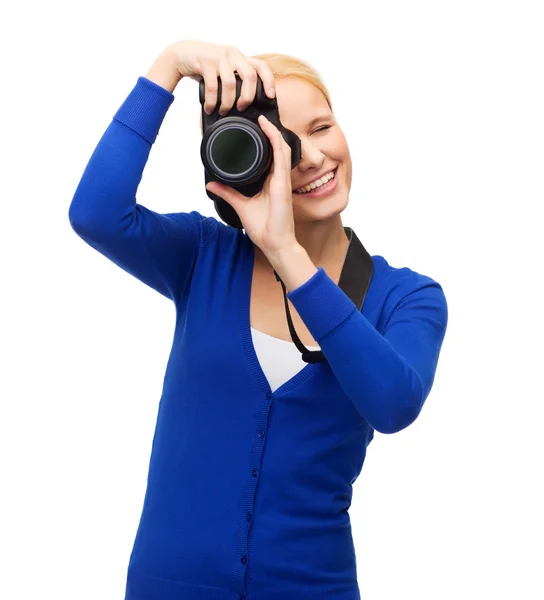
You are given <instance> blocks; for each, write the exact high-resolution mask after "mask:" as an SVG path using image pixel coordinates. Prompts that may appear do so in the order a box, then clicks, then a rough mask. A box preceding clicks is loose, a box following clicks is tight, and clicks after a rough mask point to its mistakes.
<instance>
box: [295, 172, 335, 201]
mask: <svg viewBox="0 0 544 600" xmlns="http://www.w3.org/2000/svg"><path fill="white" fill-rule="evenodd" d="M337 172H338V167H336V168H335V169H334V170H333V171H332V173H333V177H332V179H330V180H329V181H328V182H327V183H324V184H323V185H320V186H319V187H316V188H315V189H313V190H311V191H310V192H295V191H294V190H293V196H298V197H301V198H302V197H304V198H323V197H325V196H329V195H330V194H332V193H333V192H334V190H335V189H336V187H337V185H338V177H337Z"/></svg>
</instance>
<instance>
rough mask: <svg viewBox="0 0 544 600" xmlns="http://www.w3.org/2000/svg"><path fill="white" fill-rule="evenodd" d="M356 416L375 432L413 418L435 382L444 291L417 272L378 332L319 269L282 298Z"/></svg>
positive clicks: (443, 320) (400, 425) (444, 309)
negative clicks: (311, 339) (301, 323)
mask: <svg viewBox="0 0 544 600" xmlns="http://www.w3.org/2000/svg"><path fill="white" fill-rule="evenodd" d="M287 297H288V299H289V300H290V301H291V302H292V304H293V306H294V307H295V309H296V310H297V312H298V314H299V315H300V317H301V319H302V320H303V321H304V324H305V325H306V327H307V328H308V330H309V331H310V333H311V334H312V336H313V337H314V339H315V340H316V341H317V342H318V344H319V345H320V347H321V350H322V352H323V354H324V355H325V358H326V359H327V362H328V363H329V366H330V367H331V369H332V371H333V373H334V375H335V376H336V378H337V380H338V382H339V383H340V386H341V387H342V389H343V390H344V392H345V393H346V395H347V396H348V397H349V398H350V399H351V400H352V401H353V403H354V404H355V406H356V408H357V410H358V411H359V413H360V414H361V415H362V416H363V417H364V418H365V419H366V420H367V421H368V423H369V424H370V425H371V426H372V427H373V428H374V429H375V430H376V431H379V432H380V433H395V432H397V431H400V430H401V429H404V428H405V427H407V426H408V425H410V424H411V423H412V422H413V421H415V419H416V418H417V416H418V415H419V413H420V411H421V409H422V407H423V403H424V402H425V400H426V398H427V396H428V395H429V392H430V391H431V387H432V384H433V380H434V376H435V371H436V367H437V363H438V357H439V353H440V349H441V346H442V342H443V339H444V336H445V332H446V326H447V321H448V306H447V302H446V298H445V295H444V292H443V290H442V287H441V286H440V284H438V283H437V282H436V281H434V280H433V279H431V278H430V277H426V276H424V275H419V277H418V279H417V284H416V285H415V287H414V286H411V288H410V289H409V290H408V291H406V292H405V293H404V294H403V296H402V298H401V299H400V300H399V301H398V302H397V303H396V305H395V307H394V309H393V311H392V313H391V314H390V316H389V319H388V321H387V323H386V325H385V330H384V333H383V335H382V334H381V333H379V332H378V331H377V330H376V328H375V327H374V326H373V325H372V324H371V323H370V321H369V320H368V319H367V318H366V317H365V316H364V315H363V314H362V312H361V311H359V310H357V306H356V305H355V304H354V303H353V301H352V300H351V299H350V298H349V297H348V296H347V295H346V294H345V292H344V291H343V290H342V289H341V288H340V287H339V286H338V285H336V283H335V282H334V281H333V280H332V279H331V278H330V277H329V276H328V275H327V273H326V272H325V270H324V269H323V267H318V271H317V272H316V273H315V275H314V276H313V277H311V278H310V279H309V280H308V281H307V282H305V283H304V284H303V285H301V286H300V287H298V288H296V289H294V290H292V291H291V292H289V293H288V294H287Z"/></svg>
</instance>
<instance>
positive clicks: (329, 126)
mask: <svg viewBox="0 0 544 600" xmlns="http://www.w3.org/2000/svg"><path fill="white" fill-rule="evenodd" d="M330 128H331V125H325V126H324V127H320V128H319V129H316V130H315V131H314V133H317V132H318V131H323V130H324V129H330Z"/></svg>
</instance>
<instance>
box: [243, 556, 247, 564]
mask: <svg viewBox="0 0 544 600" xmlns="http://www.w3.org/2000/svg"><path fill="white" fill-rule="evenodd" d="M246 563H247V556H242V564H243V565H245V564H246Z"/></svg>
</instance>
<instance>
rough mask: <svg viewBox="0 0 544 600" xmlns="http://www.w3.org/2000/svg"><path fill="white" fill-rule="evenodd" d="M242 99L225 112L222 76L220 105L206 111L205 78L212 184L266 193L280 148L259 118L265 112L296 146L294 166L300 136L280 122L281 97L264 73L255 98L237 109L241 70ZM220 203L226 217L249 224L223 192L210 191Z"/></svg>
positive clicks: (203, 147) (207, 166)
mask: <svg viewBox="0 0 544 600" xmlns="http://www.w3.org/2000/svg"><path fill="white" fill-rule="evenodd" d="M235 78H236V100H235V102H234V105H233V107H232V109H231V110H230V111H229V112H228V113H227V114H226V115H225V116H223V117H222V116H220V115H219V107H220V106H221V79H220V78H219V77H218V78H217V80H218V91H217V104H216V106H215V108H214V110H213V112H212V113H211V114H210V115H208V114H206V112H205V111H204V101H205V82H204V80H203V79H201V80H200V82H199V99H200V104H201V107H202V142H201V144H200V157H201V159H202V164H203V165H204V176H205V181H206V184H208V183H209V182H210V181H219V182H220V183H223V184H225V185H228V186H230V187H232V188H234V189H235V190H237V191H238V192H240V193H241V194H243V195H244V196H247V197H251V196H254V195H255V194H257V193H258V192H260V191H261V190H262V188H263V185H264V182H265V180H266V178H267V177H268V175H269V174H270V170H271V168H272V161H273V156H274V150H273V148H272V144H271V143H270V140H269V139H268V137H267V135H266V134H265V133H264V131H263V130H262V129H261V127H260V126H259V123H258V117H259V115H261V114H262V115H264V116H265V117H266V118H267V119H268V120H269V121H271V122H272V123H273V124H274V125H275V126H276V127H277V128H278V130H279V131H280V133H281V134H282V136H283V139H284V140H285V141H286V143H287V144H288V145H289V147H290V148H291V169H294V168H295V167H296V165H297V164H298V163H299V162H300V160H301V158H302V151H301V143H300V138H299V137H298V136H297V135H296V134H295V133H293V132H292V131H291V130H289V129H287V128H285V127H284V126H283V125H282V124H281V121H280V116H279V111H278V103H277V100H276V98H275V97H274V98H268V96H266V94H265V91H264V85H263V81H262V79H261V77H260V76H259V75H257V89H256V93H255V98H254V100H253V102H252V103H251V104H250V105H249V106H248V107H247V108H246V109H245V110H244V111H242V112H240V111H238V109H237V108H236V103H237V102H238V99H239V98H240V92H241V89H242V79H241V77H240V76H239V75H238V73H236V72H235ZM206 194H207V195H208V197H209V198H211V199H212V200H213V201H214V203H215V209H216V211H217V213H218V215H219V216H220V217H221V219H222V220H223V221H225V222H226V223H227V224H228V225H230V226H231V227H235V228H237V229H243V225H242V222H241V221H240V218H239V217H238V215H237V213H236V211H235V210H234V209H233V208H232V206H231V205H230V204H229V203H228V202H226V201H225V200H223V199H222V198H220V197H219V196H218V195H217V194H214V193H213V192H210V191H208V190H206Z"/></svg>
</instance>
